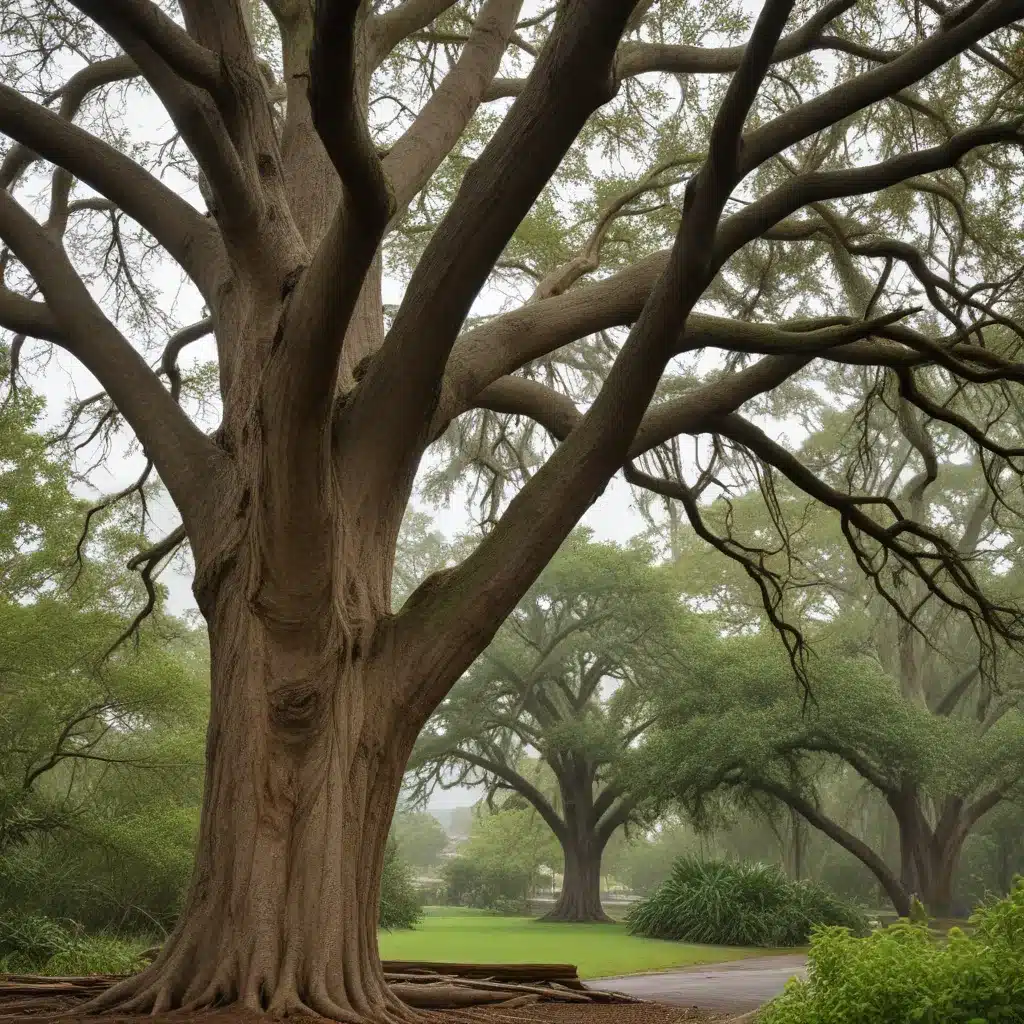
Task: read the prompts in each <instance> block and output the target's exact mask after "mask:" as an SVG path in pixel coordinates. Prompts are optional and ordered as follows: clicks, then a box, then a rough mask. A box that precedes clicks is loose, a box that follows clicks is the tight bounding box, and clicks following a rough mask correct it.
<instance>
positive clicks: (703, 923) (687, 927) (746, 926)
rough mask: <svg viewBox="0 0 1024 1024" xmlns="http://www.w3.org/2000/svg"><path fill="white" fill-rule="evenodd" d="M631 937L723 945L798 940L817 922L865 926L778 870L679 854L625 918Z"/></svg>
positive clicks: (816, 889) (845, 908) (826, 895)
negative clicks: (659, 879)
mask: <svg viewBox="0 0 1024 1024" xmlns="http://www.w3.org/2000/svg"><path fill="white" fill-rule="evenodd" d="M627 924H628V927H629V930H630V932H631V933H632V934H634V935H643V936H646V937H647V938H652V939H674V940H676V941H680V942H703V943H708V944H710V945H723V946H765V947H784V946H801V945H804V944H805V943H806V942H807V940H808V938H809V937H810V935H811V931H812V929H813V928H814V927H815V926H817V925H838V926H841V927H845V928H849V929H851V930H853V931H855V932H863V931H866V926H867V922H866V921H865V919H864V916H863V914H861V913H860V912H859V911H858V910H856V909H855V908H854V907H852V906H851V905H849V904H847V903H844V902H843V901H841V900H839V899H838V898H837V897H835V896H834V895H833V894H831V893H830V892H828V890H826V889H825V888H823V887H822V886H819V885H815V884H814V883H811V882H796V881H793V880H792V879H790V878H787V877H786V875H785V874H783V873H782V872H781V871H780V870H779V869H778V868H777V867H774V866H773V865H768V864H743V863H736V862H730V861H719V860H708V861H705V860H701V859H699V858H696V857H680V858H679V859H678V860H677V861H676V862H675V864H674V865H673V867H672V873H671V875H669V877H668V878H667V879H666V880H665V881H664V882H663V883H662V884H661V885H660V886H659V887H658V888H657V889H656V890H655V891H654V892H653V893H652V894H651V895H650V896H648V897H647V898H646V899H645V900H643V901H642V902H640V903H638V904H637V905H636V906H635V907H634V908H633V909H632V910H631V911H630V913H629V917H628V918H627Z"/></svg>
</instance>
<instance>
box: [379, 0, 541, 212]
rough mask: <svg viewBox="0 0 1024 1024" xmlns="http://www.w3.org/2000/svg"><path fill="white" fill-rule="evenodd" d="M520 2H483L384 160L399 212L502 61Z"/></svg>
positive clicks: (472, 109)
mask: <svg viewBox="0 0 1024 1024" xmlns="http://www.w3.org/2000/svg"><path fill="white" fill-rule="evenodd" d="M521 6H522V0H488V2H487V3H485V4H484V5H483V7H482V8H481V9H480V14H479V16H478V17H477V19H476V22H475V24H474V25H473V29H472V31H471V32H470V34H469V37H468V38H467V39H466V43H465V45H464V46H463V48H462V52H461V53H460V54H459V59H458V60H457V61H456V62H455V65H454V66H453V67H452V69H451V71H449V72H448V74H447V75H445V77H444V78H443V79H442V81H441V83H440V84H439V85H438V87H437V88H436V89H435V90H434V91H433V92H432V93H431V95H430V98H429V99H428V100H427V102H426V103H425V104H424V105H423V109H422V110H420V112H419V113H418V114H417V116H416V119H415V121H413V123H412V124H411V125H410V127H409V129H408V130H407V131H406V132H405V133H404V134H403V135H402V136H400V137H399V138H398V139H397V140H396V141H395V143H394V145H393V146H392V147H391V149H390V151H389V152H388V155H387V156H386V157H385V158H384V173H385V174H386V175H387V176H388V178H389V179H390V181H391V186H392V189H393V190H394V198H395V210H396V211H398V213H399V214H401V212H402V211H404V210H405V208H406V207H407V206H408V204H409V203H410V202H411V200H412V199H413V197H414V196H415V195H416V193H417V192H418V191H419V190H420V189H421V188H423V186H424V185H425V184H426V183H427V182H428V181H429V179H430V176H431V175H432V174H433V173H434V171H436V170H437V168H438V167H439V166H440V165H441V162H442V161H443V160H444V158H445V157H446V156H447V155H448V153H449V152H450V150H451V148H452V146H454V145H455V143H456V141H457V140H458V138H459V136H460V135H461V134H462V133H463V131H464V130H465V128H466V125H468V124H469V121H470V119H471V118H472V117H473V114H474V113H475V112H476V109H477V107H479V105H480V102H481V100H482V97H483V95H484V90H485V89H486V87H487V84H488V83H489V82H490V81H491V79H492V78H493V77H494V75H495V73H496V72H497V70H498V65H499V64H500V63H501V57H502V54H503V53H504V52H505V46H506V44H507V41H508V38H509V36H510V35H511V34H512V29H513V28H514V26H515V23H516V18H517V17H518V15H519V9H520V7H521Z"/></svg>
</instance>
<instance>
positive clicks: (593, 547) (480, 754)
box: [409, 530, 687, 922]
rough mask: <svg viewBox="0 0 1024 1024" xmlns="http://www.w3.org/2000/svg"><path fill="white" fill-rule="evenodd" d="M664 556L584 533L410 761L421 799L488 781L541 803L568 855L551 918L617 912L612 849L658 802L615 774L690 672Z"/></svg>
mask: <svg viewBox="0 0 1024 1024" xmlns="http://www.w3.org/2000/svg"><path fill="white" fill-rule="evenodd" d="M650 557H651V556H650V552H649V551H647V550H645V549H644V548H641V547H638V548H635V549H633V550H629V549H621V548H618V547H617V546H615V545H613V544H597V543H593V542H591V541H590V538H589V535H588V532H587V531H585V530H579V531H576V532H575V533H574V535H573V536H572V537H570V539H569V541H568V542H567V544H566V545H565V547H563V549H562V550H561V551H559V553H558V554H557V555H556V556H555V557H554V559H553V560H552V562H551V563H550V565H549V566H548V567H547V568H546V569H545V570H544V572H542V573H541V575H540V577H539V578H538V580H537V582H536V583H535V584H534V585H533V586H532V587H531V588H530V590H529V591H528V592H527V594H526V595H525V596H524V597H523V599H522V600H521V601H520V602H519V604H518V605H517V606H516V608H515V610H514V611H513V612H512V614H511V615H510V616H509V617H508V618H507V619H506V620H505V622H504V623H503V624H502V626H501V628H500V629H499V630H498V633H497V635H496V636H495V638H494V639H493V640H492V641H491V643H490V645H489V646H488V647H487V649H486V650H485V651H484V652H483V654H482V655H481V656H480V657H479V658H478V659H477V660H476V662H474V664H473V666H472V668H471V669H470V670H469V672H467V673H466V675H465V676H464V677H463V678H462V679H461V680H459V682H458V683H456V685H455V687H454V688H453V689H452V691H451V693H450V694H449V695H448V696H447V697H446V698H445V699H444V701H443V702H442V703H441V706H440V707H439V708H438V709H437V711H435V712H434V714H433V715H432V716H431V719H430V721H429V722H428V723H427V725H426V727H425V728H424V730H423V732H422V733H421V734H420V737H419V740H418V741H417V744H416V747H415V748H414V750H413V755H412V758H411V760H410V764H409V770H410V772H411V778H412V779H413V780H415V792H416V793H417V795H418V796H419V798H420V799H421V800H424V799H426V798H427V797H428V796H429V794H430V793H431V792H432V791H433V790H434V789H435V788H437V787H441V788H450V787H451V786H454V785H480V784H482V785H484V786H485V788H486V790H487V793H488V796H489V797H493V795H494V794H496V793H498V792H501V791H505V792H507V793H509V794H516V795H518V796H519V797H521V798H522V799H523V800H525V801H526V802H527V803H528V804H529V805H530V806H532V807H533V809H534V810H535V811H536V813H537V814H538V815H540V817H541V818H542V819H543V820H544V822H546V824H547V825H548V827H549V828H550V829H551V831H552V832H553V833H554V834H555V837H556V838H557V840H558V842H559V844H560V846H561V848H562V857H563V864H564V870H563V875H562V889H561V893H560V895H559V898H558V900H557V902H556V903H555V906H554V907H553V908H552V910H550V911H549V912H548V913H547V914H546V915H545V917H546V919H548V920H554V921H578V922H582V921H607V920H610V919H609V918H608V916H607V914H605V912H604V910H603V909H602V907H601V857H602V854H603V853H604V849H605V847H606V846H607V844H608V842H609V840H610V839H611V838H612V836H613V835H615V833H616V831H617V830H619V829H621V828H622V827H623V826H625V825H627V824H628V823H629V822H631V821H635V820H638V819H639V818H640V817H642V816H643V815H644V813H645V812H647V813H649V812H650V810H651V808H650V807H648V806H646V805H647V801H645V799H644V794H643V792H636V791H631V790H630V789H629V788H628V787H625V786H623V785H622V784H621V783H620V782H619V781H618V780H617V779H616V778H615V777H614V773H615V770H616V768H617V767H618V762H619V761H621V760H622V758H623V756H624V754H625V753H626V752H627V751H628V750H629V749H630V747H631V746H633V745H634V744H635V743H636V742H637V741H638V740H640V738H641V737H642V736H643V734H644V732H645V731H646V730H647V728H648V727H649V726H650V725H651V721H652V719H651V718H650V716H649V711H650V703H649V701H648V699H647V694H648V693H649V692H650V691H651V690H652V689H654V688H655V687H656V686H662V685H665V684H666V682H667V681H668V680H670V679H673V678H678V677H679V675H680V664H681V662H682V661H683V659H684V658H685V651H686V646H687V634H686V631H685V628H684V626H683V622H682V619H683V609H682V608H681V606H680V604H679V599H678V594H677V592H676V590H675V589H674V586H673V582H672V580H671V579H670V578H668V575H667V573H666V572H665V571H664V570H659V569H656V568H654V567H653V566H652V565H651V564H650ZM546 782H549V783H550V785H545V783H546Z"/></svg>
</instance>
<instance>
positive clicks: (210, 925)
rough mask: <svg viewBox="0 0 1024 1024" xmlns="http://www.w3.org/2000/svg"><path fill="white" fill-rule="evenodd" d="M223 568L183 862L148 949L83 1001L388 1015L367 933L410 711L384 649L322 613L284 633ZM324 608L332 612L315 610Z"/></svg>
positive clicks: (211, 616) (371, 1023)
mask: <svg viewBox="0 0 1024 1024" xmlns="http://www.w3.org/2000/svg"><path fill="white" fill-rule="evenodd" d="M239 577H240V574H239V573H237V572H232V573H231V574H229V575H227V576H226V577H225V579H224V580H223V582H222V584H221V586H220V587H219V594H218V598H217V600H216V601H215V603H214V607H213V609H212V611H211V610H210V609H207V608H204V612H206V614H207V618H208V623H209V627H210V640H211V668H212V701H211V718H210V726H209V731H208V734H207V750H206V762H207V765H206V767H207V771H206V783H205V793H204V799H203V810H202V822H201V826H200V835H199V845H198V850H197V855H196V867H195V872H194V875H193V879H192V883H191V888H190V892H189V894H188V897H187V900H186V905H185V909H184V912H183V913H182V915H181V918H180V920H179V922H178V925H177V927H176V928H175V931H174V933H173V934H172V936H171V937H170V938H169V939H168V941H167V942H166V943H165V944H164V946H163V948H162V950H161V953H160V955H159V957H158V958H157V959H156V960H155V961H154V962H153V964H152V965H151V966H150V967H149V968H147V969H146V970H145V971H143V972H142V973H141V974H140V975H138V976H136V977H134V978H131V979H129V980H128V981H126V982H124V983H123V984H121V985H118V986H116V987H115V988H114V989H112V990H110V992H108V993H106V994H105V995H104V996H103V997H101V998H100V999H99V1000H97V1001H96V1002H95V1003H94V1004H93V1006H92V1009H94V1010H95V1009H102V1008H103V1007H104V1006H110V1007H117V1009H118V1011H127V1012H152V1013H159V1012H162V1011H166V1010H169V1009H177V1008H183V1009H199V1008H203V1007H209V1006H214V1005H218V1004H223V1003H228V1002H237V1003H239V1004H241V1005H242V1006H244V1007H246V1008H248V1009H250V1010H253V1011H257V1012H258V1011H269V1012H271V1013H272V1014H274V1015H285V1014H299V1013H309V1012H310V1011H312V1012H314V1013H317V1014H320V1015H322V1016H325V1017H330V1018H333V1019H336V1020H342V1021H352V1022H359V1024H393V1022H396V1021H399V1020H407V1019H409V1016H410V1015H409V1011H408V1010H407V1008H405V1007H404V1006H403V1004H402V1003H400V1002H399V1000H398V999H397V998H396V997H395V996H394V995H392V993H391V992H390V990H389V989H388V987H387V985H386V983H385V981H384V976H383V972H382V969H381V965H380V960H379V954H378V949H377V916H378V903H379V882H380V873H381V866H382V862H383V853H384V847H385V843H386V839H387V833H388V827H389V824H390V821H391V816H392V814H393V811H394V807H395V803H396V801H397V798H398V793H399V788H400V786H401V780H402V772H403V769H404V767H405V763H406V759H407V757H408V753H409V751H410V749H411V744H412V741H413V739H414V738H415V726H412V727H410V725H409V724H408V723H405V722H403V721H402V720H401V716H399V715H397V714H396V713H395V704H394V702H393V700H391V699H390V698H389V696H388V695H389V694H391V693H394V692H395V690H396V687H395V686H394V681H393V679H392V678H391V677H390V671H391V665H392V664H393V659H391V658H389V656H388V655H387V653H386V652H383V653H381V652H375V651H362V652H359V653H358V654H356V655H355V656H354V657H353V655H351V654H346V653H345V644H344V642H340V641H333V642H332V641H331V640H330V639H328V640H327V641H326V642H325V635H326V636H327V637H328V638H329V637H331V636H333V635H335V634H336V631H335V630H333V629H328V630H326V631H325V629H324V623H323V621H320V622H313V623H311V624H310V625H309V626H307V627H306V628H305V629H300V630H296V631H294V632H293V633H292V634H291V635H288V636H284V637H282V636H281V635H280V634H275V633H274V631H272V630H269V629H267V628H266V627H264V626H263V624H262V622H261V621H259V620H258V619H257V617H256V615H255V614H254V613H253V612H252V611H251V610H250V608H249V605H248V601H247V600H246V598H245V596H244V595H245V593H246V587H245V585H244V580H243V579H240V578H239ZM323 618H326V619H330V618H331V614H330V613H328V614H327V615H325V616H324V617H323Z"/></svg>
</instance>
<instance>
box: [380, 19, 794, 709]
mask: <svg viewBox="0 0 1024 1024" xmlns="http://www.w3.org/2000/svg"><path fill="white" fill-rule="evenodd" d="M791 9H792V2H791V0H768V2H767V3H766V4H765V5H764V7H763V9H762V11H761V13H760V16H759V17H758V19H757V22H756V24H755V26H754V30H753V33H752V35H751V39H750V42H749V43H748V44H747V49H746V52H745V54H744V58H743V63H742V65H741V67H740V69H739V70H738V71H737V72H736V74H735V75H734V76H733V78H732V80H731V82H730V84H729V88H728V90H727V91H726V95H725V98H724V99H723V101H722V103H721V106H720V107H719V110H718V114H717V116H716V118H715V123H714V125H713V127H712V131H711V140H710V144H709V150H708V156H707V159H706V160H705V161H704V163H703V164H702V166H701V168H700V170H699V171H698V172H697V173H696V175H694V177H693V178H691V179H690V182H689V183H688V185H687V189H686V197H685V199H684V202H683V218H682V222H681V224H680V226H679V230H678V232H677V235H676V240H675V244H674V246H673V249H672V253H671V255H670V257H669V262H668V267H667V268H666V270H665V272H664V273H663V274H662V275H661V277H660V278H659V280H658V282H657V284H656V285H655V287H654V289H653V291H652V293H651V295H650V296H649V298H648V299H647V302H646V304H645V305H644V308H643V311H642V312H641V314H640V317H639V318H638V320H637V321H636V323H635V324H634V326H633V329H632V330H631V331H630V335H629V338H628V339H627V341H626V343H625V345H624V346H623V348H622V350H621V351H620V353H619V355H618V357H617V359H616V360H615V363H614V365H613V367H612V369H611V372H610V373H609V375H608V378H607V380H606V382H605V385H604V387H603V388H602V389H601V392H600V393H599V394H598V396H597V398H596V399H595V401H594V403H593V405H592V406H591V407H590V409H589V410H588V412H587V413H586V415H585V416H584V417H583V418H582V419H581V420H580V422H579V424H578V425H577V426H576V427H575V429H574V430H573V431H572V433H571V434H570V436H569V438H568V439H567V440H566V441H565V442H564V443H563V444H562V445H560V446H559V447H558V448H557V449H556V450H555V453H554V454H553V455H552V456H551V457H550V458H549V459H548V460H547V462H545V464H544V465H543V466H542V467H541V469H540V470H539V471H538V472H537V473H536V474H535V475H534V476H533V477H532V478H531V479H530V480H529V481H528V482H527V484H526V485H525V486H524V487H523V489H522V490H521V491H520V492H519V493H518V494H517V495H516V497H515V498H514V499H513V500H512V502H511V504H510V505H509V507H508V509H507V510H506V512H505V514H504V515H503V516H502V518H501V520H500V521H499V522H498V524H497V526H496V527H495V528H494V529H493V530H492V531H491V533H489V534H488V535H487V537H486V538H485V539H484V540H483V541H482V542H481V544H480V545H479V547H478V548H477V549H476V551H475V552H474V553H473V554H472V555H470V556H469V557H468V558H467V559H466V560H465V561H464V562H463V563H462V565H460V566H459V567H458V568H457V569H454V570H451V571H450V572H448V573H446V574H445V575H444V576H443V577H440V578H438V577H435V578H432V579H431V580H428V581H427V583H426V584H425V585H424V587H421V588H420V590H419V591H417V592H416V593H415V594H414V595H413V596H412V598H410V600H409V602H408V603H407V604H406V606H405V608H403V610H402V612H401V613H400V615H399V616H398V619H397V620H396V621H397V623H398V629H399V632H400V634H401V631H402V629H403V627H404V624H405V623H406V622H408V623H409V624H410V626H413V627H414V628H415V627H418V629H419V630H422V629H426V630H427V631H429V630H430V625H429V623H430V619H431V617H432V616H433V615H437V614H441V612H440V611H439V609H444V615H445V616H446V617H448V619H449V621H450V617H451V616H455V617H456V618H458V619H463V618H465V621H466V622H467V623H468V622H471V621H473V619H471V618H470V617H469V616H468V612H469V608H470V606H472V607H473V609H474V617H473V618H474V619H475V622H476V625H475V626H474V627H473V628H472V630H470V629H467V633H468V634H469V635H460V636H458V637H457V638H455V640H454V643H450V644H447V645H439V646H437V647H435V646H433V645H431V646H428V648H427V649H426V650H422V649H417V650H416V651H415V653H414V654H413V653H412V651H410V653H411V654H412V656H413V657H414V658H416V659H417V660H418V662H419V665H420V667H421V671H423V672H424V675H426V677H427V678H426V681H425V682H424V683H422V684H417V685H416V687H415V690H414V692H413V693H412V694H410V699H411V700H412V702H413V703H414V704H415V705H417V706H418V705H419V704H420V702H421V701H422V702H424V703H426V704H430V703H435V704H436V702H437V694H436V693H435V692H433V687H435V686H437V685H438V684H437V683H436V681H435V680H436V678H437V677H438V676H443V675H444V674H448V673H450V672H451V671H452V669H453V663H454V666H461V665H462V663H463V660H464V659H467V658H468V660H469V661H471V660H472V655H471V654H469V653H468V652H469V651H471V650H473V649H474V648H475V649H480V648H481V647H483V646H486V643H487V641H488V640H489V639H490V637H491V636H492V635H493V633H494V631H495V630H496V629H497V628H498V625H499V624H500V622H501V621H502V620H503V619H504V618H505V617H506V616H507V615H508V614H509V613H510V612H511V610H512V608H513V607H514V606H515V604H516V601H517V600H518V593H519V590H520V581H521V580H522V579H532V578H534V577H535V576H536V574H537V573H538V572H539V571H540V568H541V567H542V566H543V565H545V564H546V563H547V562H548V561H549V560H550V558H551V557H552V556H553V555H554V553H555V551H556V550H557V547H558V545H559V543H560V542H561V539H562V538H563V537H565V536H566V535H567V534H568V532H569V530H570V529H571V527H572V525H573V524H574V523H576V522H577V521H578V520H579V518H580V517H581V516H582V515H583V513H584V512H585V511H586V509H587V508H588V507H589V506H590V505H591V504H592V503H593V501H594V500H595V499H596V498H597V496H598V495H599V494H600V493H601V491H603V490H604V488H605V487H606V486H607V483H608V481H609V479H610V478H611V476H612V475H613V474H614V473H615V472H616V470H617V469H618V468H619V467H620V466H621V465H622V464H623V462H625V461H626V458H627V453H628V450H629V445H630V443H631V440H632V437H633V435H634V433H635V431H636V429H637V427H638V426H639V424H640V422H641V420H642V418H643V416H644V414H645V412H646V410H647V407H648V405H649V404H650V401H651V399H652V398H653V396H654V393H655V390H656V388H657V385H658V382H659V380H660V378H661V375H662V372H663V370H664V367H665V365H666V363H667V361H668V359H669V358H670V356H671V354H672V352H673V351H675V350H676V345H677V343H678V339H679V337H680V336H681V334H682V332H683V328H684V326H685V324H686V319H687V316H688V315H689V314H690V312H691V310H692V309H693V306H694V305H695V304H696V302H697V301H698V299H699V298H700V296H701V294H702V293H703V292H704V289H705V288H706V287H707V285H708V284H709V283H710V280H711V277H712V276H713V273H714V271H713V270H712V268H711V265H710V255H709V253H708V249H707V247H706V245H702V243H703V242H704V240H705V239H706V238H707V237H708V236H709V235H710V234H712V232H713V231H714V230H715V227H716V226H717V223H718V220H719V218H720V216H721V214H722V210H723V209H724V207H725V204H726V202H727V200H728V198H729V195H730V193H731V191H732V189H733V188H734V187H735V185H736V184H737V183H738V181H739V178H738V176H737V175H739V173H740V165H739V160H738V156H739V152H740V147H739V139H740V136H741V133H742V129H743V123H744V121H745V119H746V116H747V113H748V111H749V108H750V105H751V104H752V102H753V100H754V97H755V96H756V93H757V90H758V88H759V87H760V84H761V81H762V79H763V78H764V75H765V74H766V73H767V70H768V67H769V64H770V61H771V54H772V51H773V49H774V47H775V44H776V42H777V41H778V38H779V36H780V35H781V33H782V30H783V27H784V26H785V23H786V20H787V19H788V17H789V13H790V10H791ZM618 30H620V31H621V26H619V27H618ZM536 73H537V72H536V70H535V72H534V74H536ZM527 95H528V93H527V92H524V94H523V96H522V97H521V98H520V101H517V103H519V102H521V100H522V99H524V98H525V97H526V96H527ZM514 110H515V107H513V111H514ZM509 117H511V114H510V115H509ZM508 123H509V118H506V121H505V124H508ZM499 133H500V130H499ZM496 137H497V136H496ZM457 206H458V203H457V202H456V204H455V205H454V206H453V210H454V209H455V208H456V207H457ZM428 251H429V250H428ZM426 259H427V257H426V256H425V257H424V262H425V261H426ZM492 263H493V261H492ZM422 265H423V263H421V266H422ZM400 315H401V314H400ZM554 488H557V490H558V492H559V500H558V501H552V500H551V491H552V489H554ZM524 538H529V539H528V540H527V541H525V542H524ZM463 608H464V611H463V610H462V609H463ZM423 616H426V617H427V622H426V623H424V622H423V619H422V617H423ZM401 635H403V638H404V634H401ZM413 635H419V636H422V635H423V633H422V632H419V631H418V630H417V631H416V632H414V633H413ZM399 646H400V647H401V644H399ZM410 646H411V648H419V647H420V645H419V644H416V643H412V642H411V641H410ZM466 663H467V664H468V661H467V662H466ZM439 669H440V670H441V671H440V672H438V670H439ZM435 672H438V676H435ZM456 674H457V673H456Z"/></svg>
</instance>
